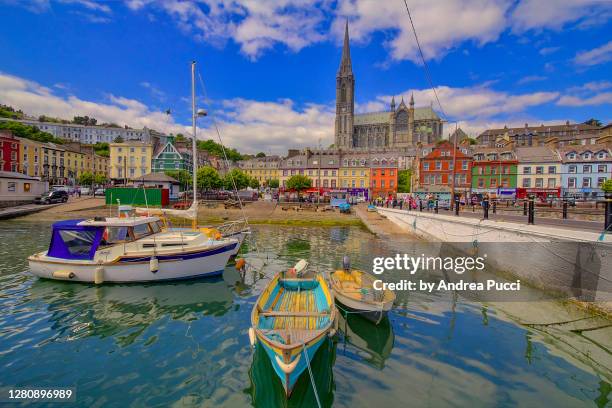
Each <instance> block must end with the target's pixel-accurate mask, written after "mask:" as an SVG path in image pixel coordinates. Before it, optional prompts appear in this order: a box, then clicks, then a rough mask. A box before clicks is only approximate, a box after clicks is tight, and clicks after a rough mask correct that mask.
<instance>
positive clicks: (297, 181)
mask: <svg viewBox="0 0 612 408" xmlns="http://www.w3.org/2000/svg"><path fill="white" fill-rule="evenodd" d="M311 186H312V180H310V179H309V178H308V177H306V176H304V175H302V174H296V175H295V176H291V177H290V178H289V180H287V188H288V189H290V190H297V191H302V190H306V189H307V188H310V187H311Z"/></svg>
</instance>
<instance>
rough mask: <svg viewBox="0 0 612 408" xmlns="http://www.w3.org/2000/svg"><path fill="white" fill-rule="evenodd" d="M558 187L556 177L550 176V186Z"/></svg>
mask: <svg viewBox="0 0 612 408" xmlns="http://www.w3.org/2000/svg"><path fill="white" fill-rule="evenodd" d="M555 187H557V182H556V180H555V179H554V178H549V179H548V188H555Z"/></svg>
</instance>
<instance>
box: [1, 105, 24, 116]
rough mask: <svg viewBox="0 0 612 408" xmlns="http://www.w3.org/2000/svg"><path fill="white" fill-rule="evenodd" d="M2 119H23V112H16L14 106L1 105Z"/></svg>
mask: <svg viewBox="0 0 612 408" xmlns="http://www.w3.org/2000/svg"><path fill="white" fill-rule="evenodd" d="M0 117H1V118H10V119H23V112H22V111H21V110H15V108H13V107H12V106H9V105H3V104H0Z"/></svg>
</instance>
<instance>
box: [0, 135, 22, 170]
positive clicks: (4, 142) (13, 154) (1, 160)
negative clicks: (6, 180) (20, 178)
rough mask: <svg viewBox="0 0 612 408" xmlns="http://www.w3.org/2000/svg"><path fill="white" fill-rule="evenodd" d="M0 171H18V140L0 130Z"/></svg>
mask: <svg viewBox="0 0 612 408" xmlns="http://www.w3.org/2000/svg"><path fill="white" fill-rule="evenodd" d="M0 170H2V171H12V172H18V171H19V140H18V139H17V138H15V137H14V136H13V133H12V132H10V131H8V130H0Z"/></svg>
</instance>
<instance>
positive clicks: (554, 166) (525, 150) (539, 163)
mask: <svg viewBox="0 0 612 408" xmlns="http://www.w3.org/2000/svg"><path fill="white" fill-rule="evenodd" d="M516 157H517V159H518V161H519V165H518V170H517V173H518V177H517V187H520V188H524V189H526V192H527V194H532V193H538V194H539V195H542V196H544V195H547V196H557V197H558V196H559V189H560V187H561V157H560V156H559V154H558V153H557V152H556V151H555V150H552V149H550V148H548V147H544V146H535V147H517V148H516Z"/></svg>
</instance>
